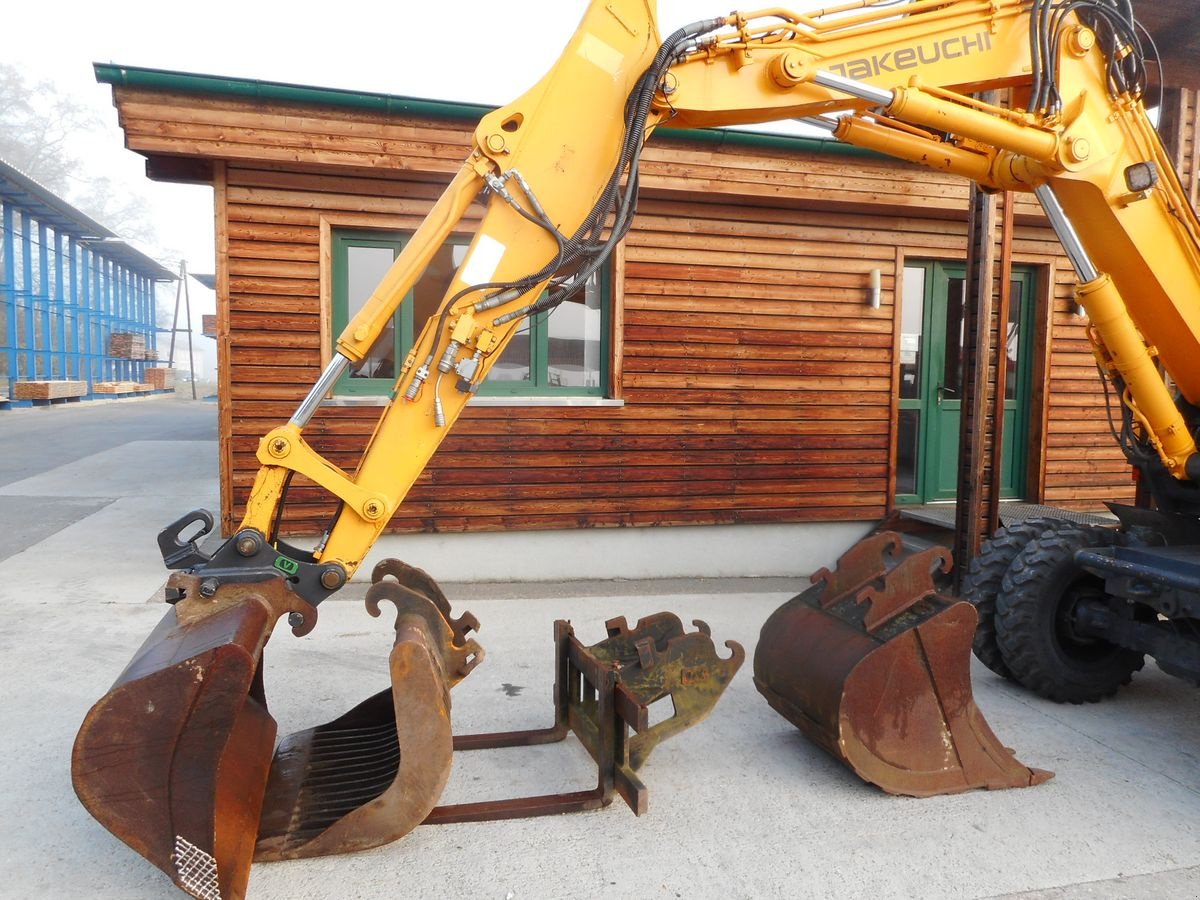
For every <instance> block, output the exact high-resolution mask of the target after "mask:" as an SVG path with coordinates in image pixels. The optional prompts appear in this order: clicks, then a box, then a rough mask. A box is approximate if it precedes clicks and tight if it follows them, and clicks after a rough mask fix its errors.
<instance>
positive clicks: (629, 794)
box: [426, 613, 746, 824]
mask: <svg viewBox="0 0 1200 900" xmlns="http://www.w3.org/2000/svg"><path fill="white" fill-rule="evenodd" d="M694 624H695V625H696V627H697V628H698V629H699V630H697V631H694V632H691V633H686V632H685V630H684V627H683V624H682V623H681V622H680V620H679V618H678V617H677V616H675V615H673V614H671V613H657V614H655V615H652V616H648V617H646V618H645V619H642V620H641V621H639V622H638V624H637V626H636V627H634V628H630V627H629V626H628V625H627V624H626V622H625V620H624V619H623V618H621V619H613V620H610V621H609V622H608V623H607V629H608V635H609V636H608V638H606V639H605V640H603V641H600V642H599V643H597V644H594V645H592V646H590V647H588V646H585V645H584V644H582V643H581V642H580V641H579V639H578V638H576V637H575V631H574V629H573V628H572V627H571V624H570V623H569V622H566V621H563V620H559V621H557V622H555V623H554V641H555V648H556V653H555V656H556V663H555V671H556V677H555V684H554V712H555V715H554V725H552V726H550V727H549V728H543V729H535V730H532V731H508V732H497V733H493V734H478V735H466V736H460V737H456V738H455V739H454V748H455V749H456V750H479V749H488V748H496V747H514V746H524V745H529V744H542V743H551V742H554V741H560V740H563V739H564V738H566V736H567V735H568V734H574V735H575V737H576V738H577V739H578V740H579V742H580V743H581V744H582V745H583V746H584V747H585V748H586V749H587V751H588V753H589V754H590V755H591V757H592V759H593V760H595V762H596V771H597V775H596V786H595V787H594V788H592V789H591V790H582V791H571V792H567V793H559V794H544V795H540V796H535V797H517V798H512V799H506V800H492V801H484V802H479V803H459V804H454V805H448V806H440V807H438V808H436V809H434V810H433V812H432V813H431V814H430V815H429V818H428V819H426V822H427V823H429V824H436V823H446V822H478V821H484V820H488V819H509V818H522V817H527V816H541V815H553V814H557V813H564V812H575V811H579V810H585V809H596V808H598V807H601V806H607V805H608V804H609V803H611V802H612V797H613V793H614V791H615V792H616V793H618V794H619V795H620V796H621V798H622V799H623V800H625V802H626V803H627V804H628V805H629V808H630V809H632V810H633V811H634V812H635V813H636V814H638V815H641V814H642V813H644V812H646V809H647V791H646V786H645V785H644V784H643V783H642V781H641V779H639V778H638V777H637V775H636V774H635V773H636V771H637V770H638V769H639V768H640V767H641V765H642V764H643V763H644V762H645V760H646V758H647V756H649V754H650V751H651V750H652V749H653V748H654V747H655V746H657V744H658V743H660V742H661V741H663V740H665V739H666V738H668V737H670V736H671V735H673V734H677V733H679V732H680V731H683V730H684V729H686V728H689V727H690V726H692V725H695V724H696V723H697V722H699V721H701V720H702V719H703V718H704V717H705V716H706V715H708V713H709V712H710V711H711V710H712V708H713V707H714V706H715V705H716V702H717V700H718V699H720V696H721V693H722V692H723V691H724V690H725V687H726V686H727V685H728V684H729V682H730V680H732V678H733V676H734V675H735V674H736V673H737V670H738V668H739V667H740V666H741V664H742V662H743V660H744V659H745V655H746V654H745V651H744V650H743V649H742V647H741V646H740V645H739V644H737V643H736V642H734V641H726V642H725V646H726V647H727V648H728V649H729V650H730V651H731V652H730V656H729V657H728V658H724V659H722V658H721V657H719V656H718V655H717V652H716V648H715V647H714V645H713V641H712V638H711V637H710V636H709V631H708V626H707V625H705V624H704V623H703V622H695V623H694ZM667 698H670V699H669V701H668V700H667ZM658 701H666V702H670V703H672V704H673V705H674V710H675V712H674V715H672V716H671V717H669V718H666V719H664V720H663V721H661V722H657V723H655V724H654V725H650V724H649V721H650V714H649V708H650V706H651V705H652V704H653V703H655V702H658Z"/></svg>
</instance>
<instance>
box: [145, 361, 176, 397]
mask: <svg viewBox="0 0 1200 900" xmlns="http://www.w3.org/2000/svg"><path fill="white" fill-rule="evenodd" d="M146 384H148V385H150V386H151V387H152V388H154V389H155V390H156V391H166V390H170V389H171V388H173V387H175V370H174V369H169V368H167V367H165V366H161V367H158V368H154V369H147V370H146Z"/></svg>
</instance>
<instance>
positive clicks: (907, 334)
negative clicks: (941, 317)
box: [900, 267, 925, 400]
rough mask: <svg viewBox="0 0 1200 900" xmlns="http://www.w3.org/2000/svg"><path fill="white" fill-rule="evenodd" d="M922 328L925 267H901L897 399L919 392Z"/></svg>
mask: <svg viewBox="0 0 1200 900" xmlns="http://www.w3.org/2000/svg"><path fill="white" fill-rule="evenodd" d="M924 330H925V270H924V269H923V268H918V267H911V268H906V269H905V270H904V300H903V302H902V303H901V310H900V399H902V400H917V399H919V398H920V396H921V351H922V345H923V343H924V337H925V335H924Z"/></svg>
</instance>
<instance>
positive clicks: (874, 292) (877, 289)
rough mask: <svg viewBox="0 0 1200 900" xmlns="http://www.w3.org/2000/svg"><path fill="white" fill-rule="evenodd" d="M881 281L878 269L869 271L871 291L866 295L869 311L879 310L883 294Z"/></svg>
mask: <svg viewBox="0 0 1200 900" xmlns="http://www.w3.org/2000/svg"><path fill="white" fill-rule="evenodd" d="M881 284H882V280H881V277H880V273H879V270H878V269H872V270H871V290H870V293H869V294H868V295H867V302H868V303H869V304H871V309H879V301H880V297H881V295H882V293H883V290H882V287H881Z"/></svg>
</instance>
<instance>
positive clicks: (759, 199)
mask: <svg viewBox="0 0 1200 900" xmlns="http://www.w3.org/2000/svg"><path fill="white" fill-rule="evenodd" d="M116 94H117V103H118V108H119V111H120V114H121V121H122V124H123V126H124V127H125V130H126V134H127V141H128V144H129V146H130V148H131V149H134V150H137V151H139V152H142V153H146V154H148V155H152V156H154V155H172V154H173V155H179V156H187V157H199V158H206V159H212V160H216V161H218V162H221V163H223V165H218V167H217V182H218V185H217V187H218V190H217V197H218V202H217V205H218V208H217V211H216V213H217V226H218V241H219V245H220V248H221V250H222V251H223V253H224V255H223V258H222V260H220V262H219V280H220V283H221V285H220V287H221V290H220V303H221V308H220V310H219V318H220V324H219V328H220V329H221V332H222V335H223V337H222V341H223V348H224V350H225V352H224V355H223V358H222V360H221V365H222V367H223V378H224V379H225V381H224V385H225V390H224V391H223V394H222V397H221V414H222V424H223V428H222V433H223V441H224V445H223V454H222V459H223V466H222V479H223V488H224V490H223V510H222V514H223V519H224V525H225V527H226V528H229V527H231V525H232V524H234V523H235V521H236V519H237V518H238V517H239V516H240V514H241V509H242V506H243V503H244V501H245V498H246V495H247V493H248V491H249V488H250V484H251V482H252V480H253V477H254V473H255V470H256V469H257V462H256V460H255V457H254V451H255V447H256V444H257V441H258V437H259V435H261V434H263V433H264V432H266V431H267V430H268V429H269V428H271V427H272V426H274V425H275V424H277V423H278V422H280V421H282V420H285V419H286V418H287V417H288V416H290V414H291V413H292V412H293V411H294V409H295V406H296V404H297V402H298V401H299V400H300V399H301V398H302V397H303V395H304V394H305V393H306V391H307V388H308V386H309V385H310V384H311V382H312V381H313V380H314V379H315V377H316V376H317V374H318V372H319V368H320V365H321V359H322V347H321V343H322V337H321V329H322V322H321V316H322V310H321V304H320V287H319V284H320V271H321V244H320V235H321V222H322V219H323V218H324V219H326V220H327V221H335V222H336V221H343V220H345V219H347V218H351V219H352V220H353V221H354V222H355V223H358V224H366V225H371V224H373V225H378V226H379V227H386V228H399V229H409V228H412V227H415V226H416V224H417V223H418V222H419V221H420V220H421V218H422V216H423V215H424V214H425V213H426V212H427V211H428V209H429V208H430V206H431V204H432V201H433V199H434V198H435V197H436V196H437V194H438V193H439V191H440V187H441V185H442V184H444V183H445V181H446V179H447V177H448V174H449V173H450V172H452V171H453V170H454V169H456V168H457V166H458V165H459V163H460V161H461V160H462V159H463V157H464V155H465V150H466V147H467V141H468V139H469V128H468V126H466V125H465V124H462V123H455V122H447V121H426V122H423V121H415V120H407V121H400V120H398V119H395V118H387V117H384V116H382V115H376V114H372V113H364V112H357V111H352V110H346V109H341V108H337V109H334V108H318V107H312V106H294V107H293V106H285V105H282V104H260V103H254V102H252V101H243V100H237V99H226V98H216V97H195V96H190V95H184V94H177V95H171V94H164V93H162V92H155V91H149V90H144V89H131V88H118V89H117V91H116ZM643 184H644V192H643V200H642V202H641V204H640V207H639V211H640V215H639V218H638V220H637V223H636V225H635V227H634V230H633V231H632V233H631V234H630V236H629V238H628V240H627V242H626V246H625V248H624V263H623V268H624V281H623V293H624V305H623V330H622V334H621V337H622V338H623V354H622V356H621V358H620V359H619V360H618V361H617V368H618V369H619V372H620V376H619V383H618V385H617V390H618V392H619V394H620V395H621V396H622V397H623V399H624V401H625V405H624V407H622V408H562V407H545V408H535V409H527V408H522V409H512V408H502V407H500V408H497V407H487V408H474V409H470V408H469V409H468V411H467V413H466V414H465V415H464V417H463V419H462V420H461V421H460V423H459V424H458V426H457V427H456V428H455V429H454V431H453V432H452V433H451V434H450V435H449V436H448V437H447V439H446V442H445V444H444V445H443V447H442V449H441V450H439V451H438V453H437V455H436V456H435V458H434V461H433V463H432V464H431V465H430V466H429V468H428V469H427V471H426V472H425V473H424V474H423V476H422V477H421V479H420V480H419V482H418V483H417V485H416V487H415V488H414V490H413V491H412V492H411V494H410V495H409V497H408V499H407V500H406V501H405V503H404V505H403V506H402V507H401V509H400V510H399V512H398V513H397V515H396V517H395V519H394V522H393V525H392V527H393V528H394V529H396V530H401V531H413V530H427V531H433V530H437V531H455V530H477V529H513V528H527V529H528V528H559V527H567V528H571V527H588V526H624V525H651V524H669V525H676V524H711V523H733V522H805V521H821V520H866V519H872V518H876V517H878V516H880V515H881V514H883V513H884V512H885V510H886V509H887V507H888V503H889V496H890V491H891V482H890V475H889V472H890V465H889V460H890V458H891V455H892V453H893V452H894V451H893V448H892V444H893V440H894V436H893V427H892V422H893V418H894V410H893V383H894V382H893V379H894V366H895V346H896V342H897V335H896V334H895V316H894V311H895V290H894V289H895V285H896V282H897V279H896V276H897V268H898V266H899V265H900V264H901V261H902V260H903V258H904V257H905V255H907V256H908V257H909V258H913V259H917V258H923V257H935V258H946V259H960V258H962V256H963V253H964V249H963V248H964V247H965V230H966V226H965V206H966V196H967V191H966V186H965V185H963V184H962V183H958V182H955V181H954V180H952V179H949V178H946V177H942V176H936V175H931V174H929V173H926V172H924V171H923V170H915V169H912V168H909V167H906V166H903V165H900V164H892V163H889V162H887V161H880V160H875V159H870V158H862V157H846V156H840V155H814V154H804V155H799V154H796V153H793V152H788V151H783V150H777V149H771V148H754V147H745V146H734V145H730V146H726V147H721V146H717V145H715V144H705V143H691V142H682V141H670V140H667V141H657V142H655V143H654V144H652V145H651V147H650V148H648V150H647V153H646V157H645V162H644V165H643ZM1017 210H1018V222H1019V227H1018V234H1017V236H1016V240H1015V242H1014V258H1015V261H1016V262H1017V263H1021V262H1034V263H1038V264H1040V265H1042V266H1043V267H1044V270H1045V271H1046V272H1048V273H1053V276H1052V285H1051V286H1052V290H1053V300H1052V307H1053V322H1052V326H1051V328H1050V341H1051V342H1052V345H1053V348H1054V356H1053V359H1052V361H1051V362H1050V364H1049V367H1048V374H1049V385H1050V389H1049V397H1048V400H1047V402H1046V403H1044V404H1043V406H1044V411H1045V413H1046V416H1045V420H1044V421H1043V422H1042V423H1039V425H1038V427H1039V429H1040V430H1041V431H1042V432H1043V433H1044V434H1045V437H1046V444H1047V447H1046V452H1045V458H1044V467H1043V466H1042V464H1041V463H1039V465H1038V472H1037V475H1038V478H1039V479H1042V480H1044V491H1045V499H1046V501H1047V502H1054V503H1059V504H1062V505H1072V506H1074V505H1079V506H1095V505H1096V504H1097V503H1099V502H1101V501H1103V500H1108V499H1113V498H1114V497H1116V496H1120V497H1126V496H1127V495H1129V493H1130V488H1129V479H1128V467H1127V466H1126V465H1125V463H1124V460H1123V458H1122V457H1121V455H1120V453H1119V451H1118V450H1117V449H1116V447H1115V446H1113V442H1112V439H1111V437H1110V436H1109V435H1108V434H1107V425H1105V424H1104V422H1103V417H1102V412H1103V397H1102V394H1101V393H1100V391H1099V389H1098V381H1097V378H1096V375H1095V373H1094V370H1091V369H1089V365H1090V364H1089V363H1088V359H1089V358H1090V356H1089V355H1088V352H1087V347H1086V338H1085V336H1084V331H1083V325H1082V321H1081V320H1080V319H1078V318H1077V317H1075V316H1073V315H1072V314H1071V312H1070V288H1071V279H1072V275H1071V272H1070V270H1069V267H1068V266H1067V264H1066V262H1065V261H1064V260H1063V259H1061V258H1060V257H1059V255H1058V251H1057V249H1056V245H1055V244H1054V243H1053V238H1052V235H1051V234H1050V233H1049V231H1048V230H1046V229H1045V228H1043V227H1041V226H1040V225H1038V224H1036V223H1037V221H1038V220H1037V217H1036V210H1035V209H1034V207H1033V206H1032V205H1031V204H1030V203H1029V201H1028V199H1027V198H1020V199H1019V202H1018V206H1017ZM872 268H879V269H880V270H881V272H882V274H883V288H884V291H883V306H882V308H881V309H879V310H871V309H869V307H868V306H867V303H866V299H867V287H868V283H869V274H868V273H869V271H870V270H871V269H872ZM378 413H379V410H378V409H370V408H368V409H352V408H326V409H324V410H322V412H321V413H320V414H319V415H318V417H317V418H316V419H315V420H314V422H313V424H312V426H311V427H310V429H309V430H308V432H307V434H308V435H309V438H310V440H311V441H312V443H313V444H314V446H316V448H317V449H318V450H319V451H320V452H322V453H326V454H328V455H329V457H330V458H331V459H332V460H333V461H335V462H337V463H338V464H340V465H343V466H346V467H350V468H352V467H353V464H354V461H355V460H356V459H357V457H358V454H359V452H360V450H361V448H362V446H363V444H364V442H365V440H366V438H367V436H368V435H369V433H370V431H371V429H372V427H373V423H374V420H375V418H376V416H377V415H378ZM1036 480H1038V479H1035V481H1036ZM292 501H293V502H292V503H291V504H290V506H289V514H288V519H287V524H288V530H289V531H292V532H313V531H316V530H319V528H320V527H321V526H322V525H323V524H324V522H325V521H326V520H327V519H328V517H329V516H330V515H331V514H332V512H333V505H332V504H331V503H329V502H328V500H327V498H325V497H323V496H322V495H321V494H320V493H319V492H317V490H316V489H314V488H313V487H311V486H306V485H302V484H297V485H296V486H295V487H294V489H293V493H292Z"/></svg>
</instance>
